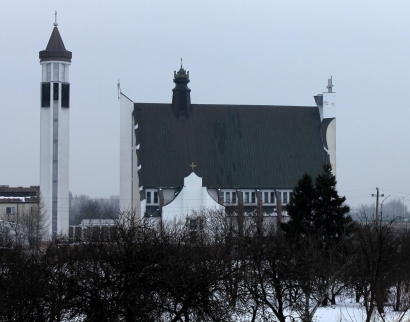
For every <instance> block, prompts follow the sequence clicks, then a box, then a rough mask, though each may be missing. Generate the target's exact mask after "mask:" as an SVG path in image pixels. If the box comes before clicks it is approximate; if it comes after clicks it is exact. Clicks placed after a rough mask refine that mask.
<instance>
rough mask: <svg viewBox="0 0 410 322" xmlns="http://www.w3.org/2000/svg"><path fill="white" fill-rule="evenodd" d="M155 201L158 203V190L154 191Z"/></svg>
mask: <svg viewBox="0 0 410 322" xmlns="http://www.w3.org/2000/svg"><path fill="white" fill-rule="evenodd" d="M154 203H158V192H157V191H154Z"/></svg>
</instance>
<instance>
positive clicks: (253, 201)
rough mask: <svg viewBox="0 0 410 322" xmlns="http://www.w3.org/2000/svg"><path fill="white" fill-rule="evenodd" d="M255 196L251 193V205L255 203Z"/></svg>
mask: <svg viewBox="0 0 410 322" xmlns="http://www.w3.org/2000/svg"><path fill="white" fill-rule="evenodd" d="M255 195H256V193H255V192H252V193H251V203H255V202H256V199H255Z"/></svg>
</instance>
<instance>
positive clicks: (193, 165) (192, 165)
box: [188, 162, 196, 171]
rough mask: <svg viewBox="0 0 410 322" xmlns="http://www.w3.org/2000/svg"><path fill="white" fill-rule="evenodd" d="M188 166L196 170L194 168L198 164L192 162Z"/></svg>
mask: <svg viewBox="0 0 410 322" xmlns="http://www.w3.org/2000/svg"><path fill="white" fill-rule="evenodd" d="M188 167H190V168H192V171H194V168H196V164H195V163H194V162H192V163H191V164H190V165H189V166H188Z"/></svg>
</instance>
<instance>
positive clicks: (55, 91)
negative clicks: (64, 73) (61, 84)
mask: <svg viewBox="0 0 410 322" xmlns="http://www.w3.org/2000/svg"><path fill="white" fill-rule="evenodd" d="M53 100H55V101H58V83H54V84H53Z"/></svg>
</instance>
